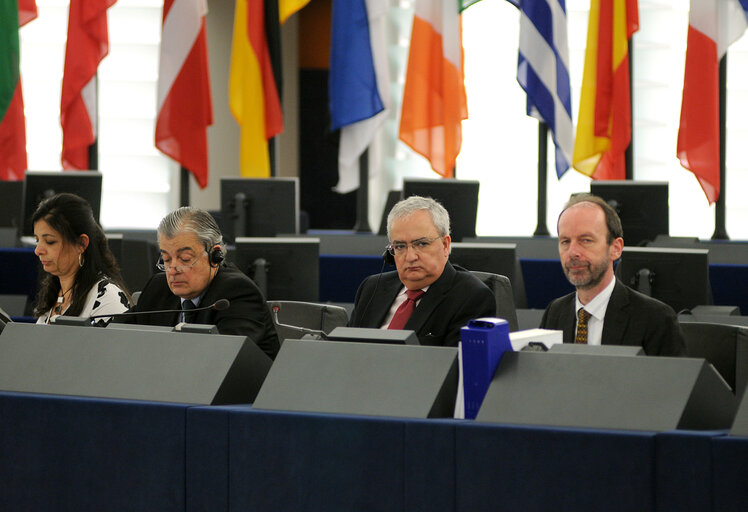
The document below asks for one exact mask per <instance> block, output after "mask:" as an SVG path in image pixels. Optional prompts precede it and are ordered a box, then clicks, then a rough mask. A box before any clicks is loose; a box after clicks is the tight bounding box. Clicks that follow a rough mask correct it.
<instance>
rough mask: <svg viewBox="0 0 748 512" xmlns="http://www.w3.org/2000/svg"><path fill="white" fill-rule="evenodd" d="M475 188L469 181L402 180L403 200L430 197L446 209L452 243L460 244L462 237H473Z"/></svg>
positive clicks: (477, 185)
mask: <svg viewBox="0 0 748 512" xmlns="http://www.w3.org/2000/svg"><path fill="white" fill-rule="evenodd" d="M479 189H480V182H479V181H473V180H457V179H441V180H429V179H415V178H407V179H405V180H403V198H406V197H409V196H423V197H431V198H433V199H436V200H437V201H439V202H440V203H441V204H442V206H444V208H446V209H447V211H448V212H449V222H450V227H451V229H452V233H451V235H452V240H453V241H454V242H460V241H462V239H463V238H465V237H469V236H470V237H474V236H475V221H476V218H477V216H478V190H479ZM387 213H389V212H387Z"/></svg>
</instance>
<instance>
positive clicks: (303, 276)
mask: <svg viewBox="0 0 748 512" xmlns="http://www.w3.org/2000/svg"><path fill="white" fill-rule="evenodd" d="M228 260H229V261H231V262H233V263H235V264H236V266H237V267H239V269H240V270H241V271H242V272H244V273H245V274H247V275H248V276H249V277H251V278H252V280H253V281H254V282H255V283H256V284H257V286H259V287H260V290H262V292H263V294H264V295H265V298H266V299H268V300H299V301H307V302H316V301H318V300H319V238H284V237H275V238H245V237H242V238H237V239H236V249H235V250H234V251H229V254H228Z"/></svg>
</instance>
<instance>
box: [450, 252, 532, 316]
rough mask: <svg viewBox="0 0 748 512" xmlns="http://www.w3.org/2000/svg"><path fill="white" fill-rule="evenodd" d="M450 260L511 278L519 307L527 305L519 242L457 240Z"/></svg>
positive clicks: (473, 268)
mask: <svg viewBox="0 0 748 512" xmlns="http://www.w3.org/2000/svg"><path fill="white" fill-rule="evenodd" d="M449 261H450V262H452V264H457V265H459V266H461V267H463V268H466V269H467V270H476V271H480V272H490V273H492V274H499V275H502V276H506V277H508V278H509V281H511V283H512V291H513V293H514V303H515V304H516V306H517V307H518V308H526V307H527V296H526V295H525V282H524V279H523V278H522V269H521V267H520V263H519V258H518V257H517V244H501V243H481V242H470V243H468V242H455V243H453V244H452V252H451V253H450V255H449Z"/></svg>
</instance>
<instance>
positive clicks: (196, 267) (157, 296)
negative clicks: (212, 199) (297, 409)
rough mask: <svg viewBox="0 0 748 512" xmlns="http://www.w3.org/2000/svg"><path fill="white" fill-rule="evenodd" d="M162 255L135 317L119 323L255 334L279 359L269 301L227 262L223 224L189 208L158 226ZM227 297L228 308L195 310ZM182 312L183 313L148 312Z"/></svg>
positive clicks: (241, 334)
mask: <svg viewBox="0 0 748 512" xmlns="http://www.w3.org/2000/svg"><path fill="white" fill-rule="evenodd" d="M158 245H159V252H160V255H161V257H160V258H159V261H158V264H157V265H156V267H157V268H158V269H159V270H161V272H159V273H157V274H155V275H154V276H153V277H151V279H150V280H149V281H148V282H147V283H146V285H145V286H144V287H143V291H142V293H141V294H140V298H139V299H138V303H137V305H136V306H135V307H134V308H132V311H134V312H138V311H142V312H143V314H139V315H132V316H127V317H123V318H120V319H118V320H117V321H120V322H126V323H131V324H143V325H164V326H170V325H176V324H177V323H179V322H188V323H198V324H209V325H215V326H216V327H217V328H218V332H219V333H221V334H234V335H240V336H249V338H250V339H251V340H252V341H254V342H255V343H256V344H257V346H259V347H260V348H261V349H262V350H263V351H264V352H265V353H266V354H267V355H268V356H270V357H271V358H273V359H274V358H275V356H276V354H277V353H278V350H279V349H280V344H279V342H278V335H277V333H276V331H275V326H274V325H273V320H272V318H271V316H270V311H269V310H268V307H267V304H266V301H265V298H264V297H263V296H262V292H261V291H260V289H259V288H258V287H257V285H256V284H255V283H254V282H253V281H252V280H251V279H250V278H249V277H247V276H246V275H245V274H244V273H243V272H241V271H240V270H239V269H238V268H236V266H234V265H232V264H227V263H226V262H225V261H224V259H225V254H226V248H225V245H224V243H223V235H222V234H221V231H220V229H219V228H218V224H216V222H215V220H214V219H213V217H212V216H211V215H210V214H209V213H208V212H206V211H205V210H200V209H198V208H192V207H189V206H184V207H182V208H179V209H177V210H175V211H173V212H171V213H169V214H168V215H166V217H164V218H163V219H162V220H161V223H160V224H159V226H158ZM221 299H226V300H228V301H229V306H228V308H225V309H221V310H218V309H208V310H202V311H190V310H192V309H195V308H197V307H200V306H209V305H211V304H213V303H215V302H216V301H219V300H221ZM162 309H168V310H175V309H181V310H183V312H182V313H161V314H145V312H147V311H158V310H162Z"/></svg>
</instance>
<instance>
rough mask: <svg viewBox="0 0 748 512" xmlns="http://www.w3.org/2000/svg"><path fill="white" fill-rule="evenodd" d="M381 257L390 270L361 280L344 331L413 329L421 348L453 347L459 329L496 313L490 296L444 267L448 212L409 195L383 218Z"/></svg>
mask: <svg viewBox="0 0 748 512" xmlns="http://www.w3.org/2000/svg"><path fill="white" fill-rule="evenodd" d="M387 237H388V239H389V241H390V244H389V245H388V246H387V248H386V249H387V250H386V252H385V253H384V255H383V256H384V258H385V260H387V261H388V262H390V263H391V264H394V265H395V267H396V269H397V270H396V271H393V272H385V273H382V274H377V275H374V276H369V277H367V278H366V279H365V280H364V282H363V283H361V286H360V287H359V289H358V292H356V301H355V304H354V308H353V313H352V314H351V319H350V321H349V322H348V325H349V326H350V327H373V328H381V329H410V330H414V331H415V332H416V334H417V336H418V339H419V341H420V343H421V345H440V346H457V342H458V341H459V340H460V328H461V327H463V326H464V325H466V324H467V323H468V321H470V320H472V319H473V318H480V317H485V316H490V317H493V316H495V315H496V300H495V299H494V295H493V292H491V290H490V289H489V288H488V287H487V286H486V285H485V284H483V283H482V282H481V281H480V280H479V279H478V278H477V277H475V276H474V275H473V274H471V273H470V272H468V271H467V270H465V269H461V268H458V267H454V266H452V264H451V263H449V251H450V244H451V240H452V239H451V237H450V236H449V214H448V213H447V210H446V209H444V207H443V206H442V205H441V204H439V203H438V202H437V201H435V200H434V199H431V198H430V197H420V196H411V197H408V198H407V199H403V200H402V201H400V202H398V203H397V204H396V205H395V206H393V207H392V210H391V211H390V213H389V215H388V216H387Z"/></svg>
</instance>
